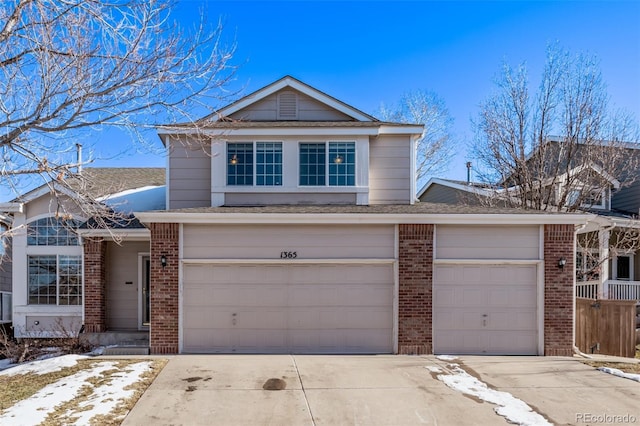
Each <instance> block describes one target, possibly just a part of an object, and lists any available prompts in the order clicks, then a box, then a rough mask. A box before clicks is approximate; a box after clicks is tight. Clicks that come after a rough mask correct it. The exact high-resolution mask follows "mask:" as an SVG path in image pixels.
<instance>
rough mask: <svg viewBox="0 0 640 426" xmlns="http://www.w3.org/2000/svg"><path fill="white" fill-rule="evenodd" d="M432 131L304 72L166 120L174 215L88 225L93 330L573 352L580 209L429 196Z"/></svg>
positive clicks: (210, 345) (154, 344) (346, 345)
mask: <svg viewBox="0 0 640 426" xmlns="http://www.w3.org/2000/svg"><path fill="white" fill-rule="evenodd" d="M422 131H423V126H422V125H420V124H415V125H410V124H409V125H408V124H400V123H387V122H381V121H379V120H377V119H375V118H374V117H372V116H370V115H368V114H365V113H363V112H361V111H359V110H358V109H356V108H354V107H352V106H350V105H347V104H345V103H344V102H341V101H339V100H337V99H335V98H333V97H331V96H329V95H327V94H325V93H323V92H321V91H319V90H317V89H315V88H313V87H311V86H309V85H307V84H305V83H302V82H300V81H299V80H296V79H294V78H292V77H284V78H282V79H280V80H278V81H276V82H274V83H272V84H270V85H268V86H266V87H264V88H262V89H260V90H258V91H256V92H254V93H252V94H250V95H248V96H246V97H244V98H242V99H240V100H238V101H236V102H234V103H232V104H230V105H229V106H227V107H225V108H223V109H221V110H219V111H218V112H217V113H216V114H214V115H212V116H210V117H207V118H205V119H203V120H202V121H201V122H199V123H196V124H193V123H192V124H176V125H167V126H163V127H161V128H159V129H158V133H159V135H160V139H161V140H162V143H163V144H164V146H165V147H166V152H167V168H166V188H165V190H166V200H165V201H166V208H165V209H159V210H151V211H149V210H147V211H144V210H143V209H139V210H137V211H135V216H136V218H137V220H139V223H140V224H142V225H144V228H141V227H132V226H123V227H120V228H118V227H116V228H114V229H110V230H104V229H91V226H86V225H85V226H81V227H80V230H79V234H80V236H81V242H82V246H81V252H82V253H81V254H82V257H81V258H82V266H83V274H82V279H83V287H82V290H83V293H82V296H83V301H82V304H81V305H80V310H81V311H80V310H78V311H74V312H75V313H76V317H77V319H78V320H79V321H81V323H82V324H83V330H84V332H86V333H102V334H107V333H109V332H110V331H114V330H148V333H149V339H150V343H149V345H150V350H151V353H155V354H163V353H164V354H172V353H402V354H412V353H413V354H424V353H475V354H540V355H543V354H544V355H571V354H572V353H573V284H574V275H573V247H574V231H575V227H576V225H578V224H581V223H583V222H584V217H583V215H577V214H575V215H566V214H546V213H544V214H543V213H536V212H524V211H519V210H515V209H495V208H485V207H482V206H471V207H468V206H462V207H461V206H447V205H443V204H431V203H421V202H418V201H417V200H416V197H415V193H416V191H415V183H414V182H415V179H414V176H415V141H416V139H417V138H418V137H420V135H421V133H422ZM25 221H28V220H27V219H25ZM27 226H28V224H27ZM116 236H117V239H118V242H114V241H112V240H113V238H114V237H116ZM30 282H31V281H30ZM16 292H23V293H24V292H26V290H25V289H24V282H22V283H16V282H14V293H16ZM14 297H15V298H16V299H19V298H18V297H17V296H15V294H14ZM20 297H22V296H20ZM20 300H22V299H20ZM26 303H27V305H28V302H26ZM30 308H33V307H30ZM16 309H18V307H16ZM20 309H23V310H24V309H27V308H25V307H20ZM33 311H35V308H33ZM33 311H30V312H31V313H32V315H35V314H33ZM47 315H49V316H53V315H54V309H49V310H48V311H47ZM40 321H42V319H41V320H40ZM21 325H23V326H24V328H25V329H26V330H27V331H28V330H30V329H33V327H35V325H34V323H33V321H32V320H31V317H30V316H27V317H26V318H25V322H24V324H21Z"/></svg>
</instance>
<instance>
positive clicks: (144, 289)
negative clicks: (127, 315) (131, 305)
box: [138, 254, 151, 330]
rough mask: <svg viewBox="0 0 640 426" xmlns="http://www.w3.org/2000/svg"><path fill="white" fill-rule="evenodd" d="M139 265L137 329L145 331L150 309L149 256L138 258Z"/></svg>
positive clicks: (147, 325) (149, 317)
mask: <svg viewBox="0 0 640 426" xmlns="http://www.w3.org/2000/svg"><path fill="white" fill-rule="evenodd" d="M139 260H140V264H139V268H140V293H139V294H140V297H139V315H138V317H139V318H140V323H139V326H138V328H140V329H141V330H147V329H148V328H149V323H150V322H151V309H150V297H149V296H150V291H149V283H150V279H149V277H150V276H151V259H150V257H149V255H147V254H143V255H140V256H139Z"/></svg>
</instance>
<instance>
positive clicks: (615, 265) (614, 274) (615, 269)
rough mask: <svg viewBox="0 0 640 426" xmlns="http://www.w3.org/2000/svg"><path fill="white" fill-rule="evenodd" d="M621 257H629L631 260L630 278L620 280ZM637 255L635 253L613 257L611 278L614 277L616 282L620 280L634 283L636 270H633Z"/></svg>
mask: <svg viewBox="0 0 640 426" xmlns="http://www.w3.org/2000/svg"><path fill="white" fill-rule="evenodd" d="M619 257H628V258H629V278H618V258H619ZM634 257H635V255H634V254H633V253H624V254H620V255H615V256H613V258H612V259H611V269H612V270H611V276H612V277H613V279H614V280H619V281H633V278H634V276H635V275H634V270H633V264H634V261H635V259H634Z"/></svg>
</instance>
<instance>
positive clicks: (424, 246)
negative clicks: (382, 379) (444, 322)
mask: <svg viewBox="0 0 640 426" xmlns="http://www.w3.org/2000/svg"><path fill="white" fill-rule="evenodd" d="M398 245H399V247H398V249H399V252H398V272H399V277H398V284H399V292H398V293H399V294H398V353H400V354H404V355H421V354H430V353H432V352H433V337H432V323H433V304H432V299H433V225H430V224H428V225H399V241H398Z"/></svg>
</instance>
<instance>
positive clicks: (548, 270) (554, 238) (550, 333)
mask: <svg viewBox="0 0 640 426" xmlns="http://www.w3.org/2000/svg"><path fill="white" fill-rule="evenodd" d="M574 238H575V237H574V228H573V225H545V226H544V354H545V355H547V356H572V355H573V311H574V298H573V285H574V272H573V270H574V265H573V264H574V255H573V254H574V251H573V247H574ZM560 258H564V259H566V261H567V263H566V265H565V266H564V268H560V267H559V266H558V261H559V260H560Z"/></svg>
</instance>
